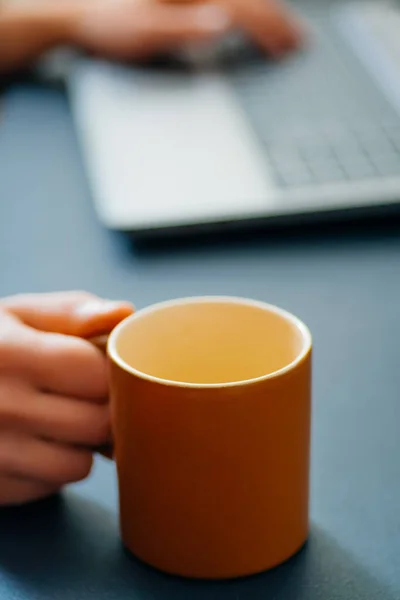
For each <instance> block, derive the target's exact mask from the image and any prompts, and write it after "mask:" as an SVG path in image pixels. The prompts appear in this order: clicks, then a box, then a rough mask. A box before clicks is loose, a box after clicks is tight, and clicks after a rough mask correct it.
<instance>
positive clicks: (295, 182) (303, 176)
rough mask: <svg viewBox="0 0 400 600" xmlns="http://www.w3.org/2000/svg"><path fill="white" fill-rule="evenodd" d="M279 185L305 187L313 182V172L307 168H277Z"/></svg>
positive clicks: (276, 173)
mask: <svg viewBox="0 0 400 600" xmlns="http://www.w3.org/2000/svg"><path fill="white" fill-rule="evenodd" d="M275 175H276V178H277V180H278V183H279V185H281V186H282V187H304V186H307V185H311V184H312V183H313V178H312V176H311V173H310V172H309V171H308V170H307V169H306V168H304V169H302V170H300V169H296V170H294V169H293V170H290V169H279V170H278V169H277V170H276V171H275Z"/></svg>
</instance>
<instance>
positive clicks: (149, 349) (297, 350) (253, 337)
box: [109, 299, 311, 385]
mask: <svg viewBox="0 0 400 600" xmlns="http://www.w3.org/2000/svg"><path fill="white" fill-rule="evenodd" d="M307 331H308V330H307V329H306V327H305V326H303V324H302V323H301V322H300V321H298V320H297V319H296V318H295V317H293V316H292V315H290V314H288V313H286V312H284V311H281V310H280V309H277V308H275V307H272V306H269V305H263V304H262V303H257V302H252V301H248V302H246V301H234V300H229V299H203V300H202V299H197V300H193V299H191V300H186V301H185V300H183V301H177V302H174V303H165V304H162V305H158V306H157V305H156V306H155V307H152V308H150V309H145V310H143V311H139V312H138V313H136V314H135V315H133V316H132V317H130V318H128V319H127V320H126V321H125V322H124V323H122V324H121V325H120V326H118V327H117V329H116V330H115V331H114V332H113V334H112V336H111V338H110V344H109V352H110V354H111V357H112V358H114V360H116V361H117V362H118V363H119V364H120V365H121V366H122V367H123V368H125V369H126V370H134V371H135V372H136V373H137V374H139V375H142V376H147V377H151V378H156V379H161V380H164V381H168V382H175V383H178V382H179V383H183V384H184V383H187V384H197V385H213V384H226V383H235V382H245V381H248V380H252V379H257V378H260V377H265V376H268V375H273V374H276V373H277V372H279V371H280V370H281V369H284V368H285V367H289V366H290V365H291V364H292V363H294V362H295V361H296V360H298V359H299V358H300V357H301V355H302V354H304V353H305V352H306V350H307V347H308V346H309V345H310V343H311V341H310V339H307V338H308V336H309V334H308V333H307Z"/></svg>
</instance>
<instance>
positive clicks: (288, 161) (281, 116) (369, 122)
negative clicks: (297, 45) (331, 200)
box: [228, 20, 400, 188]
mask: <svg viewBox="0 0 400 600" xmlns="http://www.w3.org/2000/svg"><path fill="white" fill-rule="evenodd" d="M320 25H321V26H319V27H318V28H317V31H316V32H315V34H313V40H312V44H310V47H309V48H308V49H307V50H306V51H304V52H303V53H301V54H298V55H297V56H293V57H292V58H290V59H289V60H285V61H282V63H281V64H278V65H274V64H273V63H267V64H266V63H265V59H262V58H261V57H259V58H254V61H252V63H251V65H250V66H249V64H248V63H247V64H246V66H240V64H239V65H238V66H236V67H235V66H233V67H230V68H229V70H228V77H229V80H230V83H231V85H232V86H233V87H234V90H235V93H236V95H237V97H238V99H239V101H240V103H241V105H242V107H243V109H244V111H245V112H246V115H247V117H248V118H249V119H250V122H251V124H252V126H253V131H254V133H255V135H256V136H257V137H258V140H259V141H261V143H262V145H263V147H264V148H265V151H266V158H267V161H268V164H269V166H270V168H272V172H273V175H274V177H275V180H276V183H277V184H278V185H279V186H281V187H284V188H290V187H296V188H297V187H299V186H300V187H301V186H309V185H312V186H315V185H324V184H333V183H341V182H360V181H365V180H371V179H376V178H382V177H383V178H387V177H400V119H399V116H398V114H397V112H396V111H395V109H394V107H393V106H392V104H390V103H389V101H388V100H387V99H386V97H385V96H384V95H383V93H381V91H380V90H379V89H378V88H377V87H376V85H375V83H374V81H373V80H372V78H371V77H370V76H369V74H368V73H367V72H366V71H365V70H364V68H363V66H362V65H361V63H360V62H358V59H357V58H356V56H355V55H354V54H353V53H352V51H351V49H350V48H349V46H348V45H347V44H346V42H345V40H344V37H342V36H341V35H340V32H339V30H338V28H335V27H334V26H333V24H332V22H330V21H328V20H325V21H324V22H323V23H321V24H320Z"/></svg>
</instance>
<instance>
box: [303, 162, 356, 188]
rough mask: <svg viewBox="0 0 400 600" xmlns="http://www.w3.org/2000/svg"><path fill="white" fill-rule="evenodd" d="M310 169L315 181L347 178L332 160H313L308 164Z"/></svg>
mask: <svg viewBox="0 0 400 600" xmlns="http://www.w3.org/2000/svg"><path fill="white" fill-rule="evenodd" d="M310 169H311V172H312V174H313V177H314V180H315V181H316V182H317V183H334V182H338V181H346V180H347V175H346V173H345V172H344V171H343V169H341V168H340V166H339V165H338V164H337V163H336V162H333V161H326V162H324V161H320V162H314V163H312V164H310Z"/></svg>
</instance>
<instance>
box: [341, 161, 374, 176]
mask: <svg viewBox="0 0 400 600" xmlns="http://www.w3.org/2000/svg"><path fill="white" fill-rule="evenodd" d="M341 166H342V168H343V170H344V172H345V173H346V175H347V177H348V178H349V179H350V180H356V181H358V180H363V179H371V178H373V177H376V176H377V171H376V169H375V168H374V167H373V165H372V164H371V163H370V162H369V161H367V160H363V159H362V158H360V159H358V160H347V161H343V162H342V163H341Z"/></svg>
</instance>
